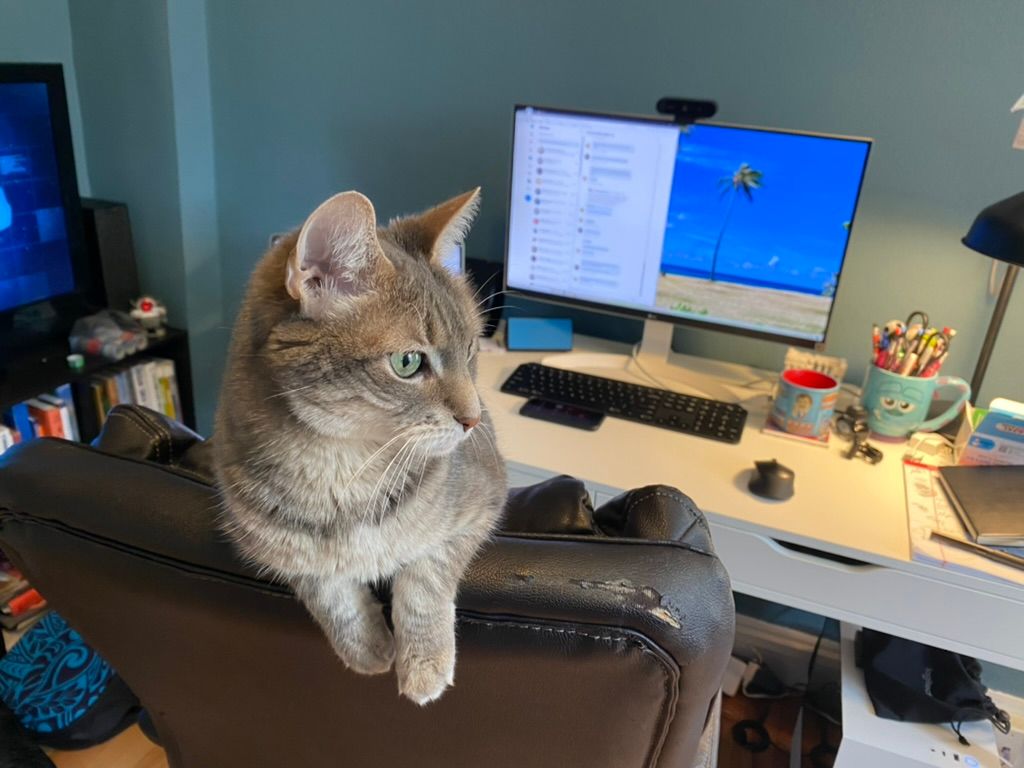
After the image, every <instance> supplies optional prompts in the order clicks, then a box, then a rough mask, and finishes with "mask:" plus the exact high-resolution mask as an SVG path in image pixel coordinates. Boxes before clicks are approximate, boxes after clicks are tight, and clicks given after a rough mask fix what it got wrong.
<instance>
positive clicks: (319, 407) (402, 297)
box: [267, 189, 481, 454]
mask: <svg viewBox="0 0 1024 768" xmlns="http://www.w3.org/2000/svg"><path fill="white" fill-rule="evenodd" d="M479 197H480V191H479V189H475V190H473V191H471V192H467V193H466V194H463V195H460V196H459V197H456V198H453V199H452V200H449V201H447V202H445V203H442V204H441V205H438V206H436V207H435V208H431V209H430V210H428V211H425V212H424V213H421V214H417V215H413V216H407V217H404V218H401V219H397V220H393V221H391V222H390V223H389V224H388V225H387V226H386V227H381V228H378V226H377V219H376V214H375V212H374V209H373V205H372V204H371V203H370V201H369V200H368V199H367V198H366V197H364V196H363V195H361V194H359V193H358V192H343V193H341V194H338V195H335V196H334V197H332V198H330V199H329V200H327V201H326V202H324V203H323V204H322V205H320V207H319V208H317V209H316V210H315V211H314V212H313V213H312V214H311V215H310V217H309V218H308V219H307V220H306V222H305V224H303V226H302V228H301V230H300V231H299V234H298V238H297V239H295V240H294V247H293V248H292V250H291V251H290V253H289V254H288V259H287V269H286V274H284V275H281V279H282V280H284V282H285V288H286V290H287V293H288V296H289V297H290V298H291V299H292V300H293V301H294V302H295V307H294V309H295V312H294V314H293V315H292V316H291V317H290V318H289V319H288V320H286V321H284V322H282V323H279V324H278V325H277V326H276V327H275V328H274V330H273V332H272V333H271V335H270V338H269V340H268V341H269V343H268V347H267V350H268V352H267V354H268V360H269V362H270V365H271V371H272V375H273V377H274V379H275V384H276V385H277V387H278V388H279V390H280V397H281V398H283V399H284V400H285V402H286V404H287V406H288V407H289V408H290V409H291V411H292V412H293V413H294V414H295V415H296V416H298V417H299V418H300V419H301V420H302V421H303V422H305V423H306V424H308V425H309V426H311V427H313V428H314V429H316V430H317V431H318V432H320V433H323V434H326V435H331V436H337V437H342V438H357V439H367V438H369V439H373V440H378V441H384V440H390V439H392V438H394V439H395V440H396V442H395V446H396V447H398V446H400V445H402V444H403V443H404V442H405V441H406V440H416V441H417V443H416V445H417V446H419V447H421V448H422V449H423V450H424V451H425V452H427V453H430V454H443V453H447V452H450V451H451V450H453V449H454V448H455V447H456V446H457V445H458V444H459V443H460V442H461V441H462V440H464V439H466V438H468V437H470V436H471V433H472V432H473V430H474V429H478V427H477V425H478V424H479V421H480V418H481V403H480V398H479V396H478V394H477V390H476V385H475V378H476V353H477V349H478V341H477V340H478V337H479V336H480V331H481V319H480V316H479V308H478V307H477V304H476V300H475V298H474V295H473V292H472V291H471V290H470V288H469V286H468V284H467V282H466V281H465V279H464V278H462V277H459V276H455V275H452V274H451V273H450V272H449V271H448V270H447V269H446V268H445V267H444V266H443V265H442V260H443V258H444V256H445V255H446V254H447V253H448V252H449V251H450V249H451V248H452V247H453V246H454V245H455V244H456V243H458V242H460V241H461V240H462V238H463V237H464V236H465V234H466V230H467V229H468V227H469V224H470V221H471V220H472V218H473V215H474V214H475V212H476V209H477V207H478V205H479Z"/></svg>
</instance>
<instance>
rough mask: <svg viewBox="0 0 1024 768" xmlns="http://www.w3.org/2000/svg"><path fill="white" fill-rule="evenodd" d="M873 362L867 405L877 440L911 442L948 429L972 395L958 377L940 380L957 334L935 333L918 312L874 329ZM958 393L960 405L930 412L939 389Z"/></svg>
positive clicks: (866, 387)
mask: <svg viewBox="0 0 1024 768" xmlns="http://www.w3.org/2000/svg"><path fill="white" fill-rule="evenodd" d="M871 335H872V339H871V355H872V361H871V366H870V369H869V370H868V377H867V381H866V382H865V384H864V392H863V394H862V395H861V404H862V405H863V406H864V408H865V409H867V412H868V426H869V427H870V428H871V431H872V432H873V433H874V434H876V435H881V436H883V437H892V438H905V437H907V436H908V435H910V434H911V433H913V432H927V431H930V430H934V429H939V428H940V427H942V426H944V425H945V424H948V423H949V422H950V421H952V420H953V419H954V418H956V416H957V414H958V413H960V409H961V408H963V406H964V403H966V402H967V399H968V398H969V397H970V396H971V388H970V385H968V383H967V382H966V381H964V380H963V379H961V378H959V377H957V376H940V375H939V372H940V371H941V369H942V366H943V364H944V363H945V362H946V359H947V358H948V357H949V349H950V345H951V343H952V341H953V337H955V336H956V331H955V330H954V329H952V328H943V329H942V330H939V329H937V328H931V327H929V325H928V315H926V314H925V313H924V312H912V313H911V314H910V316H909V317H908V318H907V320H906V322H903V321H901V320H890V321H889V322H888V323H886V324H885V326H884V327H883V328H879V327H878V326H877V325H876V326H874V328H873V329H872V334H871ZM945 388H952V389H956V390H958V392H959V394H958V395H957V398H956V401H955V402H954V403H953V404H952V405H951V406H950V407H949V408H947V409H946V410H945V411H943V412H942V413H941V414H939V415H938V416H935V417H933V418H930V419H929V418H928V409H929V407H930V406H931V403H932V399H933V398H934V397H935V395H936V392H937V391H938V390H939V389H945Z"/></svg>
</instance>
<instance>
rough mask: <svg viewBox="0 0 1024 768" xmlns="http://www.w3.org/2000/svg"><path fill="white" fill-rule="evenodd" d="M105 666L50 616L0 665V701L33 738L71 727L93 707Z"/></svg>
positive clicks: (101, 688) (104, 684)
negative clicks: (34, 734)
mask: <svg viewBox="0 0 1024 768" xmlns="http://www.w3.org/2000/svg"><path fill="white" fill-rule="evenodd" d="M112 676H113V671H112V670H111V669H110V666H109V665H108V664H107V663H106V662H105V661H104V660H103V659H102V658H100V656H99V655H98V654H97V653H96V652H95V651H94V650H93V649H92V648H90V647H89V646H88V645H86V644H85V641H84V640H82V637H81V636H80V635H79V634H78V633H77V632H75V631H74V630H73V629H71V627H69V626H68V625H67V623H66V622H65V621H64V619H62V618H61V617H60V616H58V615H57V614H56V613H54V612H53V611H50V613H48V614H47V615H46V616H44V617H43V618H42V619H41V620H40V621H39V622H38V623H36V624H35V625H34V626H33V627H32V628H31V629H30V630H29V631H28V632H26V633H25V635H24V636H23V637H22V638H21V640H19V641H18V644H17V645H15V646H14V648H13V649H11V650H10V651H9V652H8V653H7V655H6V656H4V657H3V658H2V659H0V699H3V701H4V703H5V704H6V705H7V707H8V708H9V709H10V710H11V711H12V712H14V714H15V715H17V717H18V720H20V721H21V724H22V725H23V726H24V727H25V728H27V729H28V730H29V731H31V732H35V733H38V734H48V733H57V732H59V731H64V730H66V729H68V728H69V727H71V726H73V725H74V724H75V722H76V721H77V720H78V719H79V718H81V717H82V716H83V715H85V714H86V713H87V712H88V711H89V710H90V708H91V707H92V706H93V705H94V704H96V702H97V700H99V698H100V696H101V695H102V694H103V692H104V690H106V688H107V684H108V683H109V682H110V679H111V677H112Z"/></svg>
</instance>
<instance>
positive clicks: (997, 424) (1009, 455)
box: [956, 400, 1024, 465]
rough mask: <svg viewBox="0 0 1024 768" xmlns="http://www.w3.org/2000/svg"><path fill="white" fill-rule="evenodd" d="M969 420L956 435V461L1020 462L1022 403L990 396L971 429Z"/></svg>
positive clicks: (1022, 454) (1023, 439)
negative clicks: (982, 413) (983, 411)
mask: <svg viewBox="0 0 1024 768" xmlns="http://www.w3.org/2000/svg"><path fill="white" fill-rule="evenodd" d="M971 421H972V419H970V418H965V419H964V425H963V427H962V428H961V431H960V434H959V435H957V441H956V442H957V447H958V448H959V450H958V452H957V453H958V458H957V463H958V464H970V465H981V464H1024V405H1022V404H1020V403H1014V402H1012V401H1007V400H994V401H993V402H992V406H991V407H990V408H989V411H988V413H986V414H985V415H984V416H983V417H982V418H981V420H980V421H977V420H973V421H977V426H975V427H974V428H973V429H972V428H971V426H970V425H971Z"/></svg>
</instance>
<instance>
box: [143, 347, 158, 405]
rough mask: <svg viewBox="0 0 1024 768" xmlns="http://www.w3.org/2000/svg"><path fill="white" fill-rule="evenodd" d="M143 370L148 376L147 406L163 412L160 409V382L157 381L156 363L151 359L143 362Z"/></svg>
mask: <svg viewBox="0 0 1024 768" xmlns="http://www.w3.org/2000/svg"><path fill="white" fill-rule="evenodd" d="M143 366H144V368H143V370H144V373H145V377H146V398H147V400H146V404H145V405H146V407H147V408H151V409H153V410H154V411H156V412H157V413H160V412H161V409H160V382H159V381H157V375H156V363H155V362H153V361H152V360H149V361H147V362H145V363H143Z"/></svg>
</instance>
